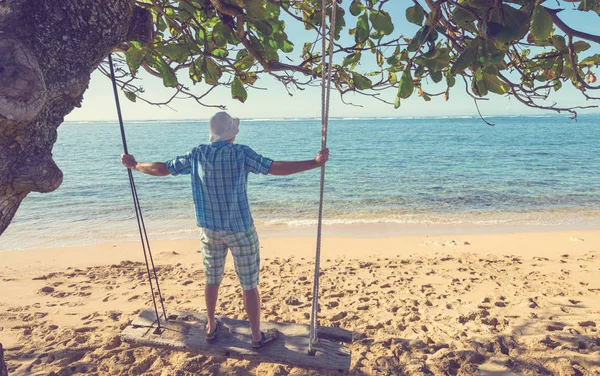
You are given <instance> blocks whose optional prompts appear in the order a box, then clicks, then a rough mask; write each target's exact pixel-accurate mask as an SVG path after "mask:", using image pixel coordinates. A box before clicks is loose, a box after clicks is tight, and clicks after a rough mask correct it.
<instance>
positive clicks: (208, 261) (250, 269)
mask: <svg viewBox="0 0 600 376" xmlns="http://www.w3.org/2000/svg"><path fill="white" fill-rule="evenodd" d="M200 232H201V236H200V241H201V242H202V260H203V262H204V274H205V275H206V283H207V284H209V285H216V284H219V283H221V281H222V280H223V272H224V270H225V258H226V257H227V249H229V250H231V255H232V256H233V264H234V266H235V272H236V273H237V276H238V278H239V280H240V284H241V285H242V289H244V290H252V289H255V288H256V287H257V286H258V272H259V269H260V254H259V251H260V245H259V243H258V234H257V233H256V229H255V228H254V227H252V229H251V230H249V231H247V232H233V231H218V230H210V229H207V228H200Z"/></svg>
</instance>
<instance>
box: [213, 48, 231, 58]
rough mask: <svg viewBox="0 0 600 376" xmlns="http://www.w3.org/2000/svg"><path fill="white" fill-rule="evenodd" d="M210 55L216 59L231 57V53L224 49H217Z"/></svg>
mask: <svg viewBox="0 0 600 376" xmlns="http://www.w3.org/2000/svg"><path fill="white" fill-rule="evenodd" d="M210 54H211V55H213V56H216V57H227V56H228V55H229V51H227V50H226V49H224V48H217V49H215V50H212V51H211V52H210Z"/></svg>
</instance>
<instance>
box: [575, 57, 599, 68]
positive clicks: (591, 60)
mask: <svg viewBox="0 0 600 376" xmlns="http://www.w3.org/2000/svg"><path fill="white" fill-rule="evenodd" d="M579 65H582V66H587V67H591V66H594V65H600V54H595V55H592V56H588V57H586V58H585V59H583V60H582V61H581V63H580V64H579Z"/></svg>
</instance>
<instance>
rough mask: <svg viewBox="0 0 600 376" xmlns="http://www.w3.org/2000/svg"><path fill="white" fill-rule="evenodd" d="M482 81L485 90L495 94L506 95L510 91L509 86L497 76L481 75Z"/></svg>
mask: <svg viewBox="0 0 600 376" xmlns="http://www.w3.org/2000/svg"><path fill="white" fill-rule="evenodd" d="M482 81H483V83H484V84H485V87H486V88H487V90H489V91H491V92H492V93H496V94H506V93H508V92H509V91H510V86H509V85H508V84H507V83H506V82H504V81H501V80H500V79H499V78H498V77H497V76H495V75H493V74H489V73H485V72H484V73H483V77H482Z"/></svg>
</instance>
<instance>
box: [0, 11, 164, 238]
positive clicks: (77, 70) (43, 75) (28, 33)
mask: <svg viewBox="0 0 600 376" xmlns="http://www.w3.org/2000/svg"><path fill="white" fill-rule="evenodd" d="M134 7H135V3H134V1H133V0H106V1H86V0H45V1H37V0H0V234H2V232H3V231H4V230H5V229H6V228H7V227H8V224H9V223H10V221H11V219H12V218H13V216H14V214H15V212H16V211H17V209H18V207H19V205H20V203H21V201H22V200H23V199H24V198H25V197H26V196H27V194H29V193H30V192H42V193H43V192H50V191H53V190H55V189H56V188H58V186H59V185H60V184H61V183H62V172H61V171H60V169H59V167H58V166H57V165H56V164H55V163H54V161H53V160H52V147H53V145H54V143H55V141H56V136H57V128H58V126H59V125H60V124H61V123H62V122H63V120H64V117H65V115H67V114H68V113H69V112H71V111H72V110H73V108H75V107H79V106H80V104H81V101H82V98H83V93H84V91H85V90H86V88H87V86H88V82H89V80H90V74H91V72H92V71H93V70H94V69H95V68H96V67H97V66H98V65H99V64H100V63H101V62H102V60H103V59H104V58H105V57H106V55H108V53H109V52H110V51H111V50H112V49H113V48H114V47H115V46H117V45H118V44H119V43H122V42H124V41H126V40H128V39H131V38H128V33H129V35H130V37H131V35H132V34H135V35H148V27H152V23H151V22H148V19H147V14H146V15H144V14H141V15H140V14H138V13H139V12H137V11H136V14H137V16H136V17H135V19H136V20H142V21H143V22H144V23H145V26H142V27H140V26H139V25H130V20H131V19H132V14H133V12H134ZM142 13H143V12H142ZM150 21H151V20H150ZM150 30H151V29H150ZM150 33H151V31H150ZM78 157H79V156H77V155H74V156H73V158H78Z"/></svg>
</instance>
